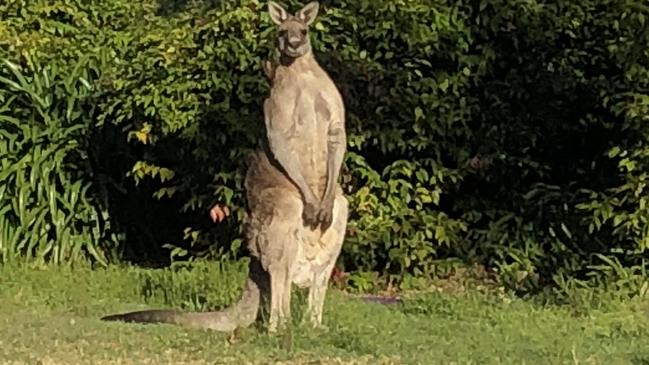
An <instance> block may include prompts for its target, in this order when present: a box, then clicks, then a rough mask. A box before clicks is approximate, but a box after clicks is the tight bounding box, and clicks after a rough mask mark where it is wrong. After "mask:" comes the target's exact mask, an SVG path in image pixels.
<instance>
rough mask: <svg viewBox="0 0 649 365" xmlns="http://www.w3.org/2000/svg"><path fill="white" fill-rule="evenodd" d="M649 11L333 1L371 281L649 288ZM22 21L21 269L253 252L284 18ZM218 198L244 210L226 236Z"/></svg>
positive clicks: (257, 7) (4, 72) (362, 267)
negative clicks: (266, 101)
mask: <svg viewBox="0 0 649 365" xmlns="http://www.w3.org/2000/svg"><path fill="white" fill-rule="evenodd" d="M298 5H299V4H298V2H295V1H292V2H291V3H290V8H291V9H297V7H298ZM648 16H649V9H648V8H647V6H646V5H644V4H643V3H642V2H634V1H622V0H584V1H579V2H575V1H568V0H562V1H553V2H546V1H540V0H536V1H508V0H489V1H487V0H480V1H478V0H472V1H464V0H463V1H435V2H431V1H423V0H422V1H411V2H405V1H392V0H362V1H347V0H338V1H322V7H321V14H320V16H319V18H318V20H317V21H316V24H315V26H314V29H313V35H312V36H313V43H314V47H315V52H316V54H317V57H318V59H319V60H320V62H321V64H322V65H323V67H324V68H325V69H327V71H329V72H330V74H331V76H332V78H333V79H334V80H335V81H336V83H337V85H338V86H339V87H340V89H341V91H342V93H343V95H344V98H345V102H346V105H347V109H348V113H347V126H348V131H349V132H348V135H349V153H348V155H347V159H346V162H345V169H344V173H343V177H342V180H343V184H344V187H345V192H346V194H347V195H348V197H349V199H350V201H351V208H352V212H351V216H350V218H351V219H350V224H349V229H348V237H347V241H346V243H345V248H344V252H343V255H342V257H341V260H340V266H341V267H343V268H344V270H346V271H349V272H352V273H353V275H352V276H351V277H350V279H349V280H350V283H351V284H352V285H354V286H356V287H357V288H360V289H363V288H369V287H371V286H372V285H373V284H372V281H376V280H378V279H376V278H377V277H380V278H381V280H385V281H396V282H398V283H400V284H401V285H402V286H404V287H407V286H409V285H410V284H409V283H410V282H411V281H412V280H415V279H416V278H419V277H429V276H432V275H435V274H436V272H437V271H438V270H439V268H440V262H444V261H448V260H450V259H458V258H459V259H460V260H462V261H464V262H468V263H480V264H484V265H486V266H488V267H489V268H490V269H493V270H495V271H497V272H498V274H499V276H500V279H501V280H502V281H503V283H504V284H505V285H507V286H508V287H509V288H511V289H514V290H516V291H517V292H518V293H519V294H522V295H524V294H535V293H539V292H544V293H548V294H552V295H554V296H557V295H558V296H559V298H563V297H565V296H566V295H568V294H567V293H573V294H574V293H575V292H576V291H578V290H579V289H580V288H582V287H589V286H590V287H592V286H604V287H607V288H609V289H610V288H611V287H615V288H616V289H622V291H623V292H625V293H626V295H632V296H633V295H643V294H644V293H645V292H646V290H647V283H646V281H645V279H644V278H643V276H644V270H645V267H646V263H645V260H646V259H647V247H648V246H649V224H648V218H647V217H649V212H648V211H647V210H648V209H649V208H648V207H647V194H646V189H647V186H646V185H647V183H648V179H649V178H648V176H647V173H646V171H647V167H649V166H647V165H648V163H649V149H648V147H649V145H648V142H649V140H648V136H649V130H648V129H647V124H646V120H647V116H648V115H649V94H648V93H649V51H647V50H648V49H649V30H648V29H647V21H646V17H648ZM0 19H2V21H0V55H1V56H2V57H4V58H5V59H7V60H8V61H9V62H10V63H6V64H3V65H2V68H1V69H0V75H1V76H2V78H1V79H0V133H1V134H2V139H0V163H1V164H2V168H3V172H2V174H1V175H0V212H2V213H3V217H2V218H0V258H2V259H3V260H5V261H9V260H13V259H17V258H23V257H26V256H30V257H32V256H35V257H37V258H38V259H41V260H44V261H51V260H52V259H55V258H56V260H57V261H58V262H62V263H63V262H74V261H75V260H83V259H86V258H90V259H91V260H93V261H95V262H101V263H106V262H109V261H119V260H124V259H125V260H128V261H132V262H139V263H148V264H151V263H153V264H166V263H168V262H169V258H170V257H173V258H176V259H186V258H189V257H203V256H208V257H215V256H223V255H232V256H238V255H240V254H242V253H244V252H242V249H241V247H242V242H241V238H242V237H241V225H240V222H241V219H242V218H243V214H244V208H245V201H244V199H243V187H242V176H243V175H242V174H243V171H245V167H246V165H245V161H246V156H247V153H248V152H249V151H250V149H252V148H254V147H255V146H256V142H257V139H258V138H259V136H260V133H262V129H261V102H262V100H263V98H264V96H265V95H266V94H267V92H268V85H267V82H266V80H265V79H264V77H263V72H262V70H261V63H260V61H261V60H262V59H266V58H268V57H270V56H271V55H272V44H273V42H272V38H273V34H274V28H273V26H272V25H271V22H270V20H269V18H268V16H267V15H266V12H265V3H263V4H262V3H258V2H256V1H228V2H218V1H192V2H180V1H171V2H164V3H162V2H158V1H154V0H142V1H122V0H119V1H111V2H101V3H92V4H91V3H88V2H83V1H66V2H63V1H53V2H52V1H44V0H42V1H33V2H30V3H29V4H23V3H22V2H21V1H8V2H5V3H3V4H2V5H0ZM12 65H14V66H12ZM71 100H72V102H71ZM66 131H67V132H66ZM43 151H50V152H47V153H45V155H44V157H43V156H41V155H42V154H43ZM20 161H22V162H20ZM28 163H29V164H31V165H29V166H32V167H27V166H28ZM75 184H76V185H75ZM77 187H78V188H77ZM75 189H76V190H75ZM71 192H74V193H71ZM66 194H67V195H66ZM215 202H221V203H224V204H227V205H229V206H230V207H231V209H232V212H233V214H232V216H231V217H230V218H228V220H226V222H225V223H222V224H220V225H217V226H215V225H213V224H211V222H210V221H209V219H208V216H207V210H208V209H209V208H210V207H211V205H212V204H214V203H215ZM170 254H171V256H170ZM371 273H376V274H371ZM571 295H572V294H571ZM586 300H588V299H586Z"/></svg>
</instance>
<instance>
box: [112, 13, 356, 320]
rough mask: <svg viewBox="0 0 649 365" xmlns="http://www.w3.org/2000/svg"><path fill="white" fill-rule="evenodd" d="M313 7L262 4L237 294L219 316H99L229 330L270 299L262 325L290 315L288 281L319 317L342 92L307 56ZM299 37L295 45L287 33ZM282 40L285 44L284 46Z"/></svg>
mask: <svg viewBox="0 0 649 365" xmlns="http://www.w3.org/2000/svg"><path fill="white" fill-rule="evenodd" d="M317 10H318V3H317V2H312V3H309V4H307V5H306V6H305V7H304V8H303V9H302V10H300V11H299V12H298V13H297V15H295V16H291V15H288V13H287V12H286V10H284V9H283V8H282V7H281V6H280V5H278V4H277V3H275V2H272V1H271V2H269V12H270V14H271V18H273V20H274V21H275V22H277V23H278V24H279V28H280V33H279V38H278V40H279V41H278V51H279V53H280V62H279V64H276V65H273V64H270V63H264V71H265V72H266V75H267V77H268V79H269V80H270V82H271V84H272V88H271V93H270V96H269V97H268V98H267V99H266V100H265V102H264V119H265V127H266V138H265V140H264V141H262V144H261V146H260V148H259V149H258V150H257V151H256V152H255V153H253V155H252V156H251V161H250V166H249V168H248V172H247V174H246V179H245V189H246V197H247V200H248V216H247V218H246V222H245V232H246V242H247V245H248V249H249V251H250V255H251V264H250V277H249V279H248V281H247V284H246V287H245V290H244V293H243V295H242V297H241V299H240V300H239V301H238V302H237V303H236V304H235V305H233V306H232V307H230V308H227V309H225V310H223V311H219V312H207V313H181V312H176V311H167V310H161V311H142V312H133V313H127V314H123V315H115V316H108V317H104V319H106V320H122V321H133V322H157V323H161V322H162V323H175V324H180V325H186V326H191V327H200V328H209V329H214V330H219V331H233V330H234V329H236V328H238V327H246V326H249V325H250V324H251V323H252V322H253V321H254V320H255V318H256V317H257V314H258V309H259V307H260V302H261V299H266V300H267V301H269V304H270V318H269V325H268V330H269V331H271V332H272V331H275V330H277V328H278V327H279V326H282V325H283V324H285V322H286V321H287V320H288V319H289V318H290V307H291V306H290V302H291V286H292V284H296V285H298V286H300V287H303V288H306V287H308V288H310V290H309V297H308V312H309V318H310V320H311V322H312V323H313V325H314V326H319V325H320V324H321V323H322V310H323V305H324V300H325V295H326V291H327V284H328V281H329V277H330V275H331V271H332V270H333V267H334V265H335V263H336V260H337V258H338V256H339V254H340V249H341V247H342V243H343V239H344V236H345V230H346V226H347V216H348V203H347V200H346V199H345V197H344V196H343V194H342V189H341V188H340V186H339V184H338V177H339V174H340V168H341V165H342V160H343V156H344V153H345V150H346V135H345V109H344V104H343V101H342V97H341V95H340V93H339V92H338V89H337V88H336V86H335V85H334V83H333V81H332V80H331V79H330V78H329V76H328V75H327V73H326V72H325V71H324V70H323V69H322V68H321V67H320V66H319V65H318V63H317V61H316V60H315V58H314V57H313V54H312V52H311V46H310V42H309V37H308V32H307V31H306V30H307V29H308V24H311V23H312V22H313V20H314V18H315V16H316V14H317ZM295 36H299V41H297V42H296V41H295V39H290V37H295ZM289 41H290V42H289Z"/></svg>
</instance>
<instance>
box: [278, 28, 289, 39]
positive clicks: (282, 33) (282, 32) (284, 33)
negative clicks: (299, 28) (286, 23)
mask: <svg viewBox="0 0 649 365" xmlns="http://www.w3.org/2000/svg"><path fill="white" fill-rule="evenodd" d="M286 33H288V31H287V30H286V29H282V30H280V31H279V35H280V37H284V36H286Z"/></svg>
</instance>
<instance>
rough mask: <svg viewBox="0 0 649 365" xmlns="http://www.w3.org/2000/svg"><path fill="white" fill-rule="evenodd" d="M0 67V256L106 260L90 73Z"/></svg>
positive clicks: (110, 241) (106, 222)
mask: <svg viewBox="0 0 649 365" xmlns="http://www.w3.org/2000/svg"><path fill="white" fill-rule="evenodd" d="M75 66H76V67H75V68H74V72H71V73H65V74H64V73H62V72H61V70H59V69H58V68H57V67H47V66H45V67H43V68H39V69H36V68H35V67H34V66H31V67H29V68H27V69H26V70H23V69H21V67H20V66H18V65H16V64H14V63H11V62H8V61H5V62H4V63H3V64H2V68H0V85H1V88H0V126H1V127H0V135H2V139H0V164H1V165H2V171H1V172H0V261H1V262H7V261H11V260H14V259H16V258H18V257H26V258H28V259H31V258H33V259H35V260H37V261H38V262H53V263H56V264H63V263H75V262H79V261H83V260H85V259H86V258H87V257H90V258H92V259H93V260H94V261H97V262H99V263H101V264H106V263H107V257H106V254H107V253H109V252H111V249H112V248H113V247H114V246H113V245H114V243H116V237H115V236H114V235H113V236H111V235H110V217H108V216H107V213H106V211H105V210H103V209H102V207H101V206H100V205H99V204H98V203H99V202H98V201H97V199H93V196H92V194H91V193H90V192H89V189H90V188H91V178H92V177H91V173H92V171H91V170H92V168H91V166H89V162H88V156H87V153H88V150H89V149H90V145H89V143H90V139H89V129H90V127H91V125H92V122H91V120H89V119H88V116H89V112H90V111H91V110H92V108H93V106H92V104H90V103H89V101H90V102H94V99H93V98H92V96H93V93H94V90H93V86H92V84H91V82H92V78H93V77H94V76H93V74H92V70H91V69H89V68H87V65H86V64H85V63H83V62H79V63H78V64H76V65H75Z"/></svg>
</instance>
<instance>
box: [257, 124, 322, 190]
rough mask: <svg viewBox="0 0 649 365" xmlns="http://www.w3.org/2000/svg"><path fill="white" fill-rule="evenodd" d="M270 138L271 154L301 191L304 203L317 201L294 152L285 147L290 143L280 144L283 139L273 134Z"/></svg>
mask: <svg viewBox="0 0 649 365" xmlns="http://www.w3.org/2000/svg"><path fill="white" fill-rule="evenodd" d="M268 137H269V138H268V139H269V142H270V143H269V147H270V151H271V153H272V154H273V157H274V158H275V160H276V161H277V162H278V163H279V164H280V166H281V167H282V169H284V172H285V173H286V175H287V177H288V178H289V180H291V181H292V182H293V184H294V185H295V186H296V187H297V189H298V190H299V191H300V194H302V197H303V199H304V201H305V202H309V201H314V200H316V197H315V194H314V193H313V190H311V187H309V185H308V184H307V182H306V179H305V178H304V175H303V174H302V172H301V171H300V169H299V166H300V165H299V162H298V160H297V159H296V158H295V156H294V155H293V154H294V153H293V151H290V150H289V149H287V148H286V147H284V146H286V145H288V143H281V142H279V140H281V137H280V136H278V135H275V134H273V133H270V134H269V136H268Z"/></svg>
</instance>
